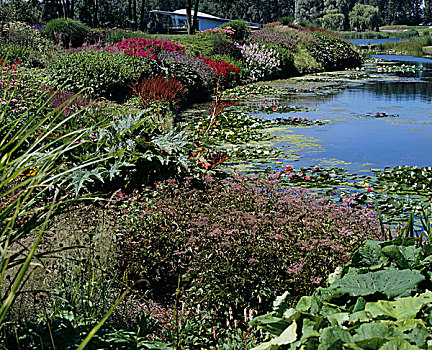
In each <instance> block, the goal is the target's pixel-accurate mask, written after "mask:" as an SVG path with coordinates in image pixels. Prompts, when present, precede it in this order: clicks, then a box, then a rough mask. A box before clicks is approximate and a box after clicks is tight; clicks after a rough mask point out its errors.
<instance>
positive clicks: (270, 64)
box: [239, 44, 281, 80]
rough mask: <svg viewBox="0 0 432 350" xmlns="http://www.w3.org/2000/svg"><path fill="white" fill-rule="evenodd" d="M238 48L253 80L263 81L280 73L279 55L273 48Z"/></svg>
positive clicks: (248, 45)
mask: <svg viewBox="0 0 432 350" xmlns="http://www.w3.org/2000/svg"><path fill="white" fill-rule="evenodd" d="M239 47H240V49H241V52H242V55H243V57H244V60H245V63H246V64H247V65H248V67H249V70H250V71H249V74H250V76H251V78H252V79H253V80H264V79H267V78H270V77H271V76H274V75H277V74H278V73H280V72H281V60H280V54H279V52H278V51H277V50H276V49H275V48H271V47H267V46H265V45H259V44H243V45H240V46H239Z"/></svg>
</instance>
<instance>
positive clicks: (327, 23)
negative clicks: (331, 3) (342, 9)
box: [321, 10, 345, 30]
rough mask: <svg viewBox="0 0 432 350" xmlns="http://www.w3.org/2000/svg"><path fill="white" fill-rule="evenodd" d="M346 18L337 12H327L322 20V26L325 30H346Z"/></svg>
mask: <svg viewBox="0 0 432 350" xmlns="http://www.w3.org/2000/svg"><path fill="white" fill-rule="evenodd" d="M344 22H345V16H344V15H343V14H342V13H338V12H337V10H331V11H327V13H326V14H325V15H324V16H323V18H322V19H321V25H322V27H323V28H325V29H330V30H344Z"/></svg>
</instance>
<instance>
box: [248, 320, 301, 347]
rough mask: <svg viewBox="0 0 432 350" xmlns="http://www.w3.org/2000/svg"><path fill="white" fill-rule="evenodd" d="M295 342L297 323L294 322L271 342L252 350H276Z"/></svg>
mask: <svg viewBox="0 0 432 350" xmlns="http://www.w3.org/2000/svg"><path fill="white" fill-rule="evenodd" d="M296 340H297V323H296V321H294V322H293V323H292V324H291V325H290V326H289V327H288V328H286V329H285V330H284V331H283V332H282V333H281V335H279V336H278V337H276V338H274V339H272V340H271V341H268V342H265V343H262V344H260V345H259V346H257V347H255V348H253V349H252V350H277V349H279V348H280V346H283V345H288V344H291V343H294V342H295V341H296Z"/></svg>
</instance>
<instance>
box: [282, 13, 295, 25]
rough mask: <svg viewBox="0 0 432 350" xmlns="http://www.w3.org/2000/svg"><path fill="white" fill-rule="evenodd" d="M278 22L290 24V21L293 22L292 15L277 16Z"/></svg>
mask: <svg viewBox="0 0 432 350" xmlns="http://www.w3.org/2000/svg"><path fill="white" fill-rule="evenodd" d="M279 22H280V23H281V24H282V25H284V26H286V25H288V24H291V23H292V22H294V16H292V15H289V16H284V17H281V18H279Z"/></svg>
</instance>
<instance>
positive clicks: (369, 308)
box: [365, 291, 432, 320]
mask: <svg viewBox="0 0 432 350" xmlns="http://www.w3.org/2000/svg"><path fill="white" fill-rule="evenodd" d="M431 302H432V292H430V291H427V292H426V293H423V294H421V295H419V296H418V297H407V298H401V299H399V300H396V301H385V300H379V301H377V302H376V303H367V304H366V307H365V310H366V312H368V313H370V315H371V316H372V317H378V316H389V317H393V318H395V319H397V320H403V319H407V318H414V317H415V316H416V315H417V313H418V312H419V311H420V309H421V308H422V307H423V306H424V305H426V304H428V303H431Z"/></svg>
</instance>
